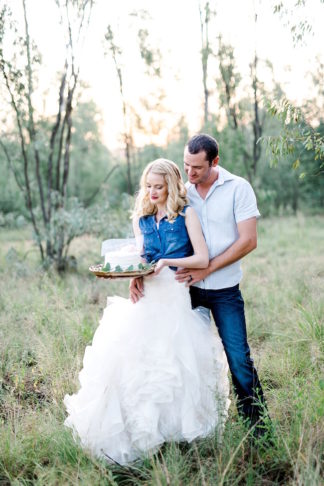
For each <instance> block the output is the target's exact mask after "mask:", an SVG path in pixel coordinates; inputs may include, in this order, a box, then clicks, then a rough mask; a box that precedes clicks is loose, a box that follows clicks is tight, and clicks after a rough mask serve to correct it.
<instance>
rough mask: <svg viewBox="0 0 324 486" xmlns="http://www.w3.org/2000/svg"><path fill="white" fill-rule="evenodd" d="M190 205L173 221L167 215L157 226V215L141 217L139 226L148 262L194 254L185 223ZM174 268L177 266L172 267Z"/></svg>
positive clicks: (144, 253)
mask: <svg viewBox="0 0 324 486" xmlns="http://www.w3.org/2000/svg"><path fill="white" fill-rule="evenodd" d="M187 207H188V206H185V207H184V209H183V210H182V213H183V216H182V215H181V214H179V215H178V216H177V217H176V218H175V219H174V220H173V221H172V222H169V221H168V220H167V217H166V216H165V217H164V218H162V219H161V220H160V222H159V226H157V224H156V221H155V216H154V215H150V216H142V217H141V218H140V219H139V227H140V230H141V232H142V234H143V237H144V242H143V247H144V252H143V255H142V256H143V257H144V258H145V260H146V261H147V262H152V261H155V262H157V261H158V260H160V259H161V258H183V257H187V256H191V255H193V248H192V244H191V242H190V239H189V235H188V231H187V228H186V223H185V216H184V214H185V212H186V209H187ZM170 268H172V269H173V270H174V269H176V267H170Z"/></svg>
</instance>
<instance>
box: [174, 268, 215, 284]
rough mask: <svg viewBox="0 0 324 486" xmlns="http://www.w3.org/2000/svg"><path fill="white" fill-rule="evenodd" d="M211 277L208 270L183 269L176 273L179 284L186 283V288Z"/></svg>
mask: <svg viewBox="0 0 324 486" xmlns="http://www.w3.org/2000/svg"><path fill="white" fill-rule="evenodd" d="M207 275H209V271H208V268H181V269H180V270H177V271H176V276H175V278H176V280H177V281H178V282H186V287H190V285H192V284H194V283H196V282H200V280H203V279H204V278H206V277H207Z"/></svg>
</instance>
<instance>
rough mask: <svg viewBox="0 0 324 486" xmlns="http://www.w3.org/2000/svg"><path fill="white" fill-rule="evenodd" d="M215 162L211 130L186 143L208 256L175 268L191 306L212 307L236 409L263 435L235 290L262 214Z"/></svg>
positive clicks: (134, 291)
mask: <svg viewBox="0 0 324 486" xmlns="http://www.w3.org/2000/svg"><path fill="white" fill-rule="evenodd" d="M218 161H219V155H218V144H217V142H216V140H215V139H214V138H212V137H210V136H209V135H205V134H198V135H195V136H194V137H192V138H191V139H190V140H189V142H188V143H187V145H186V147H185V151H184V169H185V172H186V174H187V176H188V182H187V184H186V186H187V190H188V197H189V201H190V204H191V206H193V208H194V209H195V210H196V212H197V214H198V216H199V219H200V223H201V226H202V229H203V232H204V236H205V239H206V243H207V246H208V251H209V258H210V261H209V266H208V268H207V269H196V270H193V269H181V270H178V271H177V272H176V279H177V280H178V281H179V282H187V285H189V286H190V295H191V301H192V306H193V308H196V307H201V306H203V307H205V308H207V309H209V310H210V311H211V313H212V315H213V318H214V321H215V323H216V326H217V328H218V332H219V335H220V337H221V339H222V341H223V345H224V349H225V353H226V355H227V359H228V363H229V367H230V370H231V374H232V381H233V386H234V390H235V392H236V394H237V398H238V401H237V406H238V411H239V413H240V414H241V415H242V416H243V417H244V418H246V419H248V422H249V424H250V425H254V424H256V423H258V425H257V427H256V430H258V433H261V434H262V431H263V429H262V424H263V416H264V412H265V401H264V397H263V392H262V387H261V384H260V381H259V378H258V375H257V372H256V370H255V368H254V365H253V360H252V359H251V357H250V349H249V345H248V342H247V334H246V323H245V315H244V301H243V299H242V295H241V292H240V290H239V283H240V280H241V278H242V271H241V267H240V260H241V258H243V257H244V256H245V255H247V254H248V253H250V252H251V251H252V250H254V249H255V248H256V246H257V218H258V217H259V216H260V213H259V211H258V208H257V204H256V198H255V195H254V192H253V189H252V187H251V186H250V184H249V183H248V182H247V181H246V180H245V179H243V178H241V177H238V176H235V175H233V174H231V173H230V172H228V171H227V170H225V169H223V168H222V167H219V166H218ZM142 291H143V287H142V281H141V280H133V281H132V282H131V284H130V296H131V299H132V301H133V302H136V301H137V300H138V299H139V298H140V297H141V296H142ZM260 424H261V427H260Z"/></svg>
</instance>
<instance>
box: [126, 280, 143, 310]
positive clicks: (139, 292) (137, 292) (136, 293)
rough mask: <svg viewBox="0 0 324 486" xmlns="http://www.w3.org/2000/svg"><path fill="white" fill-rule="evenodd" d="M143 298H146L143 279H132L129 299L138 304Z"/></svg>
mask: <svg viewBox="0 0 324 486" xmlns="http://www.w3.org/2000/svg"><path fill="white" fill-rule="evenodd" d="M142 297H144V282H143V277H137V278H132V279H131V281H130V283H129V298H130V300H131V301H132V302H133V304H136V302H138V301H139V300H140V299H141V298H142Z"/></svg>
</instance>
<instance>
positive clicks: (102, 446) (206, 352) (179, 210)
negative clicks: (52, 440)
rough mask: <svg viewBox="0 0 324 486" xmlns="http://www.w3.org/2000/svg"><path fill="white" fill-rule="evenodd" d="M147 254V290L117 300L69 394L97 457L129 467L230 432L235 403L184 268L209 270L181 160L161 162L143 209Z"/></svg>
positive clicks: (145, 190)
mask: <svg viewBox="0 0 324 486" xmlns="http://www.w3.org/2000/svg"><path fill="white" fill-rule="evenodd" d="M133 227H134V233H135V236H136V237H137V238H139V237H141V238H142V241H143V247H142V256H143V257H144V258H145V260H146V261H148V262H151V261H156V262H157V265H156V267H155V274H153V276H148V277H145V278H144V297H143V298H142V299H140V301H139V302H137V303H136V304H134V303H132V302H131V301H130V300H129V299H124V298H121V297H113V298H109V299H108V305H107V307H106V309H105V310H104V313H103V317H102V319H101V321H100V325H99V327H98V328H97V330H96V332H95V335H94V338H93V342H92V345H91V346H88V347H87V348H86V350H85V355H84V360H83V369H82V370H81V372H80V374H79V380H80V385H81V387H80V389H79V391H78V393H76V394H74V395H71V396H68V395H67V396H65V398H64V403H65V405H66V408H67V412H68V417H67V418H66V420H65V425H66V426H68V427H70V428H71V429H72V430H73V432H74V436H75V437H76V438H77V437H78V438H79V440H80V442H81V445H82V446H83V447H84V448H85V449H86V450H88V451H89V452H90V453H91V454H93V455H95V456H97V457H103V458H106V459H108V460H109V461H114V462H118V463H120V464H127V463H130V462H132V461H134V460H135V459H139V458H142V457H145V456H147V455H150V454H152V453H153V452H154V451H156V450H157V448H158V447H159V446H160V445H161V444H162V443H163V442H166V441H177V442H180V441H187V442H191V441H193V440H194V439H197V438H202V437H206V436H207V435H208V434H211V433H213V432H216V433H218V434H221V432H222V429H223V426H224V422H225V420H226V416H227V410H228V406H229V399H228V393H229V384H228V377H227V369H228V368H227V361H226V357H225V354H224V350H223V346H222V343H221V341H220V338H219V337H218V336H216V335H215V334H214V332H215V331H214V330H213V329H212V327H211V326H210V325H209V322H208V321H206V319H204V318H203V317H202V316H201V315H199V313H198V312H197V311H193V310H192V308H191V302H190V296H189V292H188V288H187V287H185V285H184V284H183V283H178V282H177V281H176V280H175V278H174V270H176V269H177V267H186V268H205V267H207V265H208V251H207V247H206V244H205V240H204V237H203V234H202V230H201V227H200V223H199V219H198V217H197V215H196V213H195V212H194V210H193V208H191V207H189V206H188V205H187V198H186V189H185V186H184V183H183V181H182V178H181V174H180V171H179V169H178V167H177V166H176V164H174V163H173V162H171V161H169V160H166V159H158V160H155V161H154V162H151V163H150V164H149V165H148V166H147V167H146V169H145V170H144V172H143V175H142V178H141V187H140V192H139V194H138V196H137V200H136V204H135V210H134V214H133Z"/></svg>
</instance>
